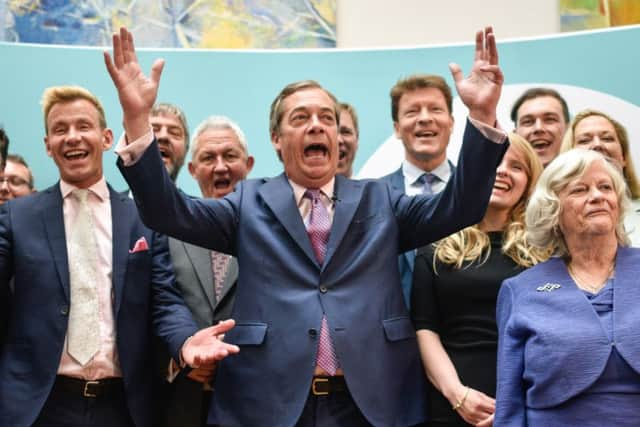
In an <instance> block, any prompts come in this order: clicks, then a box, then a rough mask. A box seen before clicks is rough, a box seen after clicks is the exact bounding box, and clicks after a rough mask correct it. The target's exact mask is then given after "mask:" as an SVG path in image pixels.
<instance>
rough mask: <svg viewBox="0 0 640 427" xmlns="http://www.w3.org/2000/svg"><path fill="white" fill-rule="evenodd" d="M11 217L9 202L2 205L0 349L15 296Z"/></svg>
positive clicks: (5, 334) (0, 222) (0, 225)
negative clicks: (11, 285)
mask: <svg viewBox="0 0 640 427" xmlns="http://www.w3.org/2000/svg"><path fill="white" fill-rule="evenodd" d="M11 240H12V236H11V218H10V212H9V204H8V203H4V204H3V205H2V207H0V350H1V349H2V347H4V343H5V341H6V337H7V329H8V328H9V318H10V313H11V304H12V301H13V296H12V292H11V287H10V283H11V280H12V279H11V278H12V276H13V253H12V245H11Z"/></svg>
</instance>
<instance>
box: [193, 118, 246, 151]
mask: <svg viewBox="0 0 640 427" xmlns="http://www.w3.org/2000/svg"><path fill="white" fill-rule="evenodd" d="M212 129H214V130H217V129H229V130H231V131H232V132H233V133H235V134H236V137H237V138H238V142H240V146H241V147H242V150H243V151H244V153H245V154H246V155H247V156H248V155H249V145H248V144H247V138H246V137H245V135H244V132H243V131H242V129H240V126H239V125H238V124H237V123H236V122H234V121H233V120H231V119H230V118H229V117H227V116H209V117H207V118H206V119H204V120H203V121H201V122H200V124H199V125H198V127H197V128H196V130H195V131H194V132H193V137H192V139H191V157H194V156H195V154H196V151H197V149H198V142H197V141H198V138H199V137H200V135H202V134H203V133H205V132H206V131H208V130H212Z"/></svg>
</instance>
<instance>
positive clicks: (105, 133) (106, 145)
mask: <svg viewBox="0 0 640 427" xmlns="http://www.w3.org/2000/svg"><path fill="white" fill-rule="evenodd" d="M112 145H113V131H112V130H111V129H109V128H104V129H103V130H102V151H107V150H108V149H110V148H111V146H112Z"/></svg>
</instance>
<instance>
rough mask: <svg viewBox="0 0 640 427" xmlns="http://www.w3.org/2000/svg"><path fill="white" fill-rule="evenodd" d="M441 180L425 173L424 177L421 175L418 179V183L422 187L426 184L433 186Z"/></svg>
mask: <svg viewBox="0 0 640 427" xmlns="http://www.w3.org/2000/svg"><path fill="white" fill-rule="evenodd" d="M438 179H439V178H438V177H437V176H435V175H434V174H432V173H429V172H427V173H423V174H422V175H420V177H418V179H417V182H418V183H419V184H421V185H425V184H429V185H431V184H433V183H434V182H436V181H437V180H438Z"/></svg>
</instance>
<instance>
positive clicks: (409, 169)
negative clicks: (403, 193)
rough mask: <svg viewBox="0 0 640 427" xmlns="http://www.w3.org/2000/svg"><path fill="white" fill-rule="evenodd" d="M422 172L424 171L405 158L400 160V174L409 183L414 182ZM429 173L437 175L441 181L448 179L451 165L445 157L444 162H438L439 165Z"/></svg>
mask: <svg viewBox="0 0 640 427" xmlns="http://www.w3.org/2000/svg"><path fill="white" fill-rule="evenodd" d="M424 173H425V171H423V170H422V169H420V168H419V167H417V166H416V165H414V164H413V163H411V162H410V161H408V160H406V159H405V160H403V161H402V175H404V176H405V178H406V179H408V181H409V182H410V183H411V184H415V182H416V181H417V180H418V178H420V177H421V176H422V174H424ZM429 173H431V174H433V175H435V176H437V177H438V179H439V180H440V181H441V182H447V181H449V178H450V177H451V165H450V164H449V160H446V159H445V161H444V162H442V163H440V165H438V166H437V167H436V168H435V169H434V170H432V171H430V172H429ZM405 182H406V181H405Z"/></svg>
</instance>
